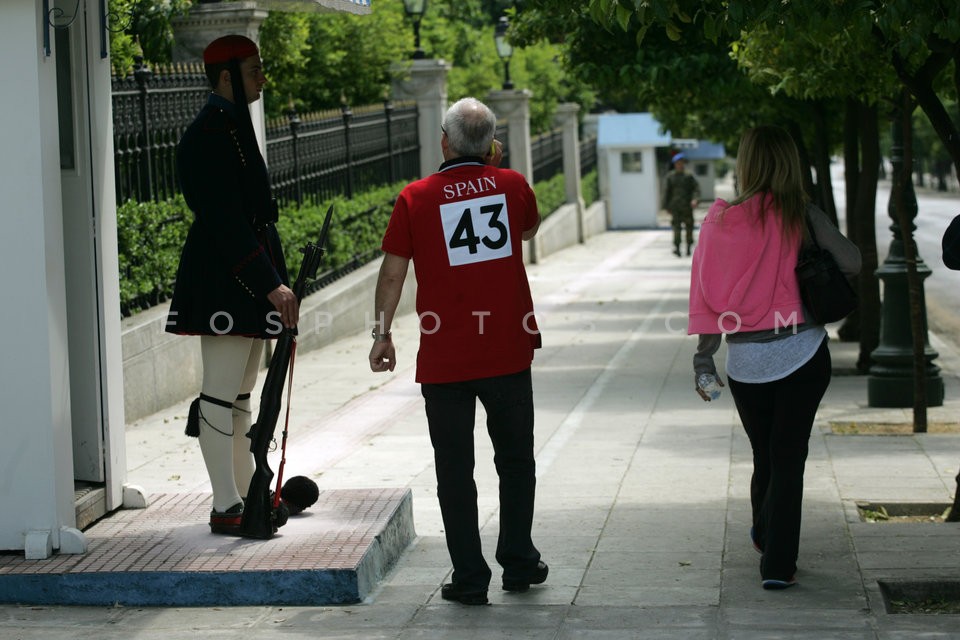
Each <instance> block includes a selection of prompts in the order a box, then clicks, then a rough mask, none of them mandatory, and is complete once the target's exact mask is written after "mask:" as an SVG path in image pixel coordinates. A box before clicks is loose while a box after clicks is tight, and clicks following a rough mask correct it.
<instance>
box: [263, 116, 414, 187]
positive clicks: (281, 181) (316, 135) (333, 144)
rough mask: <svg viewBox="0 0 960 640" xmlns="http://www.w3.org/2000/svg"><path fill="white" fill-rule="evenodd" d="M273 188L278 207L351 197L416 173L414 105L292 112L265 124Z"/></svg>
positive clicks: (410, 176) (408, 177)
mask: <svg viewBox="0 0 960 640" xmlns="http://www.w3.org/2000/svg"><path fill="white" fill-rule="evenodd" d="M267 156H268V158H269V165H270V176H271V184H272V185H273V190H274V194H275V195H276V196H277V199H278V200H279V201H280V203H281V204H287V203H290V202H296V203H298V204H299V203H301V202H303V200H304V198H305V197H308V198H313V199H316V200H319V201H323V200H326V199H329V198H331V197H333V196H336V195H346V196H347V197H352V196H353V194H354V193H355V192H357V191H363V190H365V189H368V188H370V187H373V186H378V185H382V184H387V183H392V182H396V181H397V180H407V179H411V178H414V177H417V176H418V175H419V172H420V144H419V136H418V134H417V108H416V105H413V104H400V105H394V104H392V103H391V102H385V103H384V104H383V106H382V107H379V106H375V105H372V106H365V107H358V108H357V109H356V110H355V111H354V110H351V109H350V108H349V107H343V108H342V109H340V110H339V111H332V110H331V111H323V112H317V113H312V114H306V115H304V116H303V117H302V118H301V117H300V115H299V114H297V113H296V112H295V111H291V112H289V113H288V114H287V116H286V118H279V119H276V120H273V121H271V122H270V123H268V125H267Z"/></svg>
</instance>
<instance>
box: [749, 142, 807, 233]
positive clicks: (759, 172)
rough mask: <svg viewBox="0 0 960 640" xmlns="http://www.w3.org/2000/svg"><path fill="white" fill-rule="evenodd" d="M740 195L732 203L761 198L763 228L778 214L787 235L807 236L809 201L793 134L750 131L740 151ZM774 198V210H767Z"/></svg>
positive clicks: (772, 208)
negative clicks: (771, 214)
mask: <svg viewBox="0 0 960 640" xmlns="http://www.w3.org/2000/svg"><path fill="white" fill-rule="evenodd" d="M737 182H738V185H739V195H737V197H736V198H735V199H734V200H733V201H732V202H731V203H730V204H731V205H735V204H740V203H741V202H745V201H747V200H749V199H750V198H752V197H754V196H756V195H760V197H762V198H763V199H764V201H763V204H764V205H765V206H763V207H761V212H762V213H761V216H762V217H761V224H762V223H763V221H764V220H765V217H766V216H767V215H768V213H769V212H771V211H772V212H774V213H775V214H779V215H780V217H781V219H782V226H783V232H784V234H788V235H792V234H797V233H799V234H800V235H801V237H804V236H805V235H806V224H805V220H804V216H805V215H806V210H807V203H808V202H809V197H808V196H807V193H806V191H805V190H804V188H803V169H802V168H801V166H800V153H799V152H798V151H797V145H796V143H794V141H793V138H791V137H790V134H789V133H787V132H786V131H784V130H783V129H781V128H780V127H773V126H760V127H754V128H752V129H748V130H747V131H746V132H745V133H744V134H743V137H742V138H740V147H739V148H738V149H737ZM768 197H769V198H772V200H773V207H768V206H766V199H767V198H768Z"/></svg>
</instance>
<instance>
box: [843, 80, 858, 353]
mask: <svg viewBox="0 0 960 640" xmlns="http://www.w3.org/2000/svg"><path fill="white" fill-rule="evenodd" d="M859 136H860V105H859V103H858V102H857V101H856V100H854V99H852V98H847V99H846V100H845V101H844V115H843V178H844V194H845V196H846V197H845V199H846V218H847V237H848V238H849V239H850V241H851V242H853V243H854V244H857V245H858V246H859V242H858V241H857V238H858V236H859V232H858V231H857V227H858V224H859V221H858V220H857V216H856V213H857V185H858V184H859V182H860V144H859ZM837 336H838V337H839V338H840V340H841V341H843V342H858V341H859V340H860V310H859V309H855V310H854V312H853V313H851V314H850V315H849V316H847V317H846V319H845V320H844V321H843V324H841V325H840V328H839V329H837Z"/></svg>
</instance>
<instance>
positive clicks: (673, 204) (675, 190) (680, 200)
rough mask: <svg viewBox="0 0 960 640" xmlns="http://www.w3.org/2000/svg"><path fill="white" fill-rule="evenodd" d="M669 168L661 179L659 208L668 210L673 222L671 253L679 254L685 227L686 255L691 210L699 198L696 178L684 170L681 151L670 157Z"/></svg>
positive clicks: (688, 245)
mask: <svg viewBox="0 0 960 640" xmlns="http://www.w3.org/2000/svg"><path fill="white" fill-rule="evenodd" d="M671 160H672V163H673V169H671V170H670V171H669V172H668V173H667V175H666V176H665V177H664V179H663V189H662V198H661V202H660V208H661V209H666V210H667V211H669V212H670V221H671V223H672V224H673V255H675V256H678V257H679V256H680V239H681V235H682V233H681V232H682V227H686V240H687V255H688V256H689V255H690V250H691V248H692V247H693V210H694V209H695V208H696V206H697V202H698V201H699V200H700V185H699V184H698V183H697V179H696V178H694V177H693V176H692V175H690V174H689V173H687V172H686V171H685V169H686V165H687V157H686V156H685V155H684V154H683V153H682V152H681V153H677V154H675V155H674V156H673V158H672V159H671Z"/></svg>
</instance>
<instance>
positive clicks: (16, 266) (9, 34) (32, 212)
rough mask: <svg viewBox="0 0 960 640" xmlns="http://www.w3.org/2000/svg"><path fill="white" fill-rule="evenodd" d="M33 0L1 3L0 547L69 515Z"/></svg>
mask: <svg viewBox="0 0 960 640" xmlns="http://www.w3.org/2000/svg"><path fill="white" fill-rule="evenodd" d="M40 4H41V3H40V2H37V1H36V0H4V2H3V3H2V7H0V17H2V19H0V57H2V59H4V60H6V61H8V64H5V65H3V67H2V70H0V86H3V87H4V88H5V91H4V92H3V93H2V97H0V113H2V114H3V118H0V139H2V140H3V149H4V153H2V154H0V193H2V194H3V201H2V203H0V218H2V221H3V226H4V229H5V231H4V239H5V242H4V248H3V250H2V251H0V272H2V273H3V274H4V277H3V278H2V279H0V282H2V284H0V296H2V299H3V300H4V304H3V305H0V329H2V330H0V350H2V353H3V357H2V358H0V380H3V383H2V384H0V442H3V443H4V446H2V447H0V513H3V514H4V516H3V518H0V549H21V548H23V547H24V544H25V539H26V535H27V533H28V532H30V531H37V530H40V531H49V540H50V543H51V544H52V545H53V546H54V547H57V546H59V528H60V527H61V526H72V525H73V523H74V504H73V463H72V458H71V451H72V447H71V436H70V394H69V375H68V373H69V364H68V361H67V344H66V340H67V338H66V336H67V330H66V318H67V310H66V302H65V300H66V296H65V287H64V263H63V231H62V220H61V216H60V211H61V206H60V204H61V203H60V200H61V197H60V165H59V141H58V132H57V125H56V123H57V101H56V71H55V68H54V60H53V58H52V57H50V58H46V57H45V56H44V53H43V50H42V34H43V26H44V23H45V18H46V16H43V15H42V11H41V9H40Z"/></svg>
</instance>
